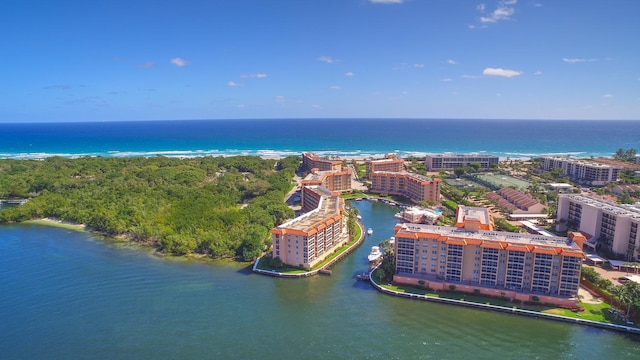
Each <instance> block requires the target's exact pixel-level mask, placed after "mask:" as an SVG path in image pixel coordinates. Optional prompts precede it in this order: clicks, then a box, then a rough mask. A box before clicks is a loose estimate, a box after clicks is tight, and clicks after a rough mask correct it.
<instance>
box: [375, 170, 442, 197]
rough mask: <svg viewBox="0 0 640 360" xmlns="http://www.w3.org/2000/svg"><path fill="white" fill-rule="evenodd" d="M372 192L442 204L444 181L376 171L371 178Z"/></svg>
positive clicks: (410, 174)
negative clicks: (441, 185)
mask: <svg viewBox="0 0 640 360" xmlns="http://www.w3.org/2000/svg"><path fill="white" fill-rule="evenodd" d="M369 178H370V179H371V192H374V193H380V194H390V195H401V196H404V197H406V198H408V199H409V200H411V201H413V202H415V203H419V202H421V201H431V202H434V203H439V202H440V183H441V182H442V179H432V178H429V177H426V176H423V175H418V174H413V173H410V172H406V171H404V172H389V171H376V172H373V173H371V175H370V176H369Z"/></svg>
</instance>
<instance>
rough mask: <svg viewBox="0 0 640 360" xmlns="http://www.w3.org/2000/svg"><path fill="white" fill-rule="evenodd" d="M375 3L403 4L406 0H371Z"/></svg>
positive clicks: (370, 0)
mask: <svg viewBox="0 0 640 360" xmlns="http://www.w3.org/2000/svg"><path fill="white" fill-rule="evenodd" d="M369 2H370V3H373V4H402V3H403V2H404V0H369Z"/></svg>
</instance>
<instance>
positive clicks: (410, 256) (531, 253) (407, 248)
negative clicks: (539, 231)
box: [394, 207, 585, 306]
mask: <svg viewBox="0 0 640 360" xmlns="http://www.w3.org/2000/svg"><path fill="white" fill-rule="evenodd" d="M460 212H463V213H464V214H460ZM492 222H493V219H492V218H491V216H490V214H489V213H488V210H487V209H485V208H468V207H466V208H459V209H458V215H457V223H456V226H436V225H422V224H409V223H404V224H398V225H396V226H395V244H394V250H395V260H396V269H395V270H396V272H395V275H394V281H395V282H396V283H400V284H411V285H418V286H424V287H429V288H432V289H435V290H449V289H451V286H454V287H455V289H456V290H457V291H464V292H474V293H482V294H486V295H491V296H502V297H506V298H512V299H517V300H520V301H534V300H539V301H540V302H543V303H546V302H548V303H554V304H559V305H564V306H574V305H575V303H576V302H577V301H578V299H577V294H578V286H579V282H580V272H581V265H582V259H583V258H584V255H583V252H582V244H583V242H584V240H585V238H584V236H582V235H581V234H580V233H572V234H571V236H570V237H569V238H566V237H557V236H552V237H549V236H542V235H532V234H522V233H510V232H501V231H494V230H484V229H482V226H483V224H484V226H486V227H487V228H491V229H492V228H493V224H492ZM489 225H490V226H489Z"/></svg>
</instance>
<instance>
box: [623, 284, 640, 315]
mask: <svg viewBox="0 0 640 360" xmlns="http://www.w3.org/2000/svg"><path fill="white" fill-rule="evenodd" d="M624 287H625V290H626V293H627V296H628V304H629V307H628V308H627V319H629V311H630V310H631V307H632V306H633V307H636V308H638V307H640V284H638V283H637V282H635V281H630V282H628V283H627V284H625V286H624Z"/></svg>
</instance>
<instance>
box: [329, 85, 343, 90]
mask: <svg viewBox="0 0 640 360" xmlns="http://www.w3.org/2000/svg"><path fill="white" fill-rule="evenodd" d="M329 89H331V90H340V89H341V87H340V86H339V85H331V86H329Z"/></svg>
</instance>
